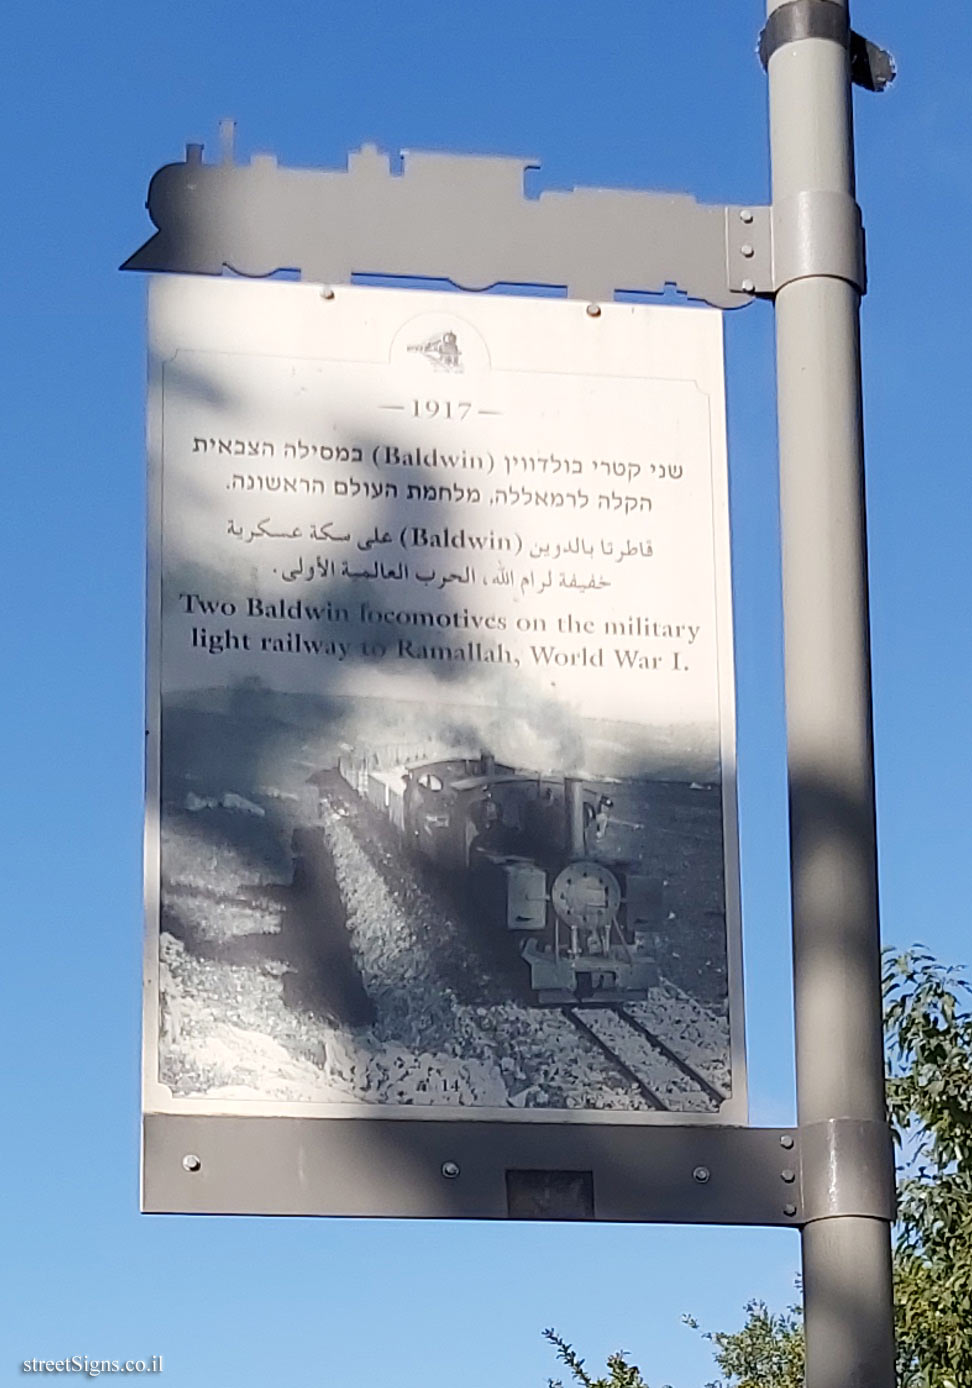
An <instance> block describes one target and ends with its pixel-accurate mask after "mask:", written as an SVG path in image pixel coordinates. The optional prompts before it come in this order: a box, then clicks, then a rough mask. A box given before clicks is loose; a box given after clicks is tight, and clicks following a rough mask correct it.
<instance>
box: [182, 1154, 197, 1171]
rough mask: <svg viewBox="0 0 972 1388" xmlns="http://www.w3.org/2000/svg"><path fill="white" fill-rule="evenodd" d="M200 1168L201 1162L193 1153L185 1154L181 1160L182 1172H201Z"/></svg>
mask: <svg viewBox="0 0 972 1388" xmlns="http://www.w3.org/2000/svg"><path fill="white" fill-rule="evenodd" d="M201 1168H202V1162H201V1161H200V1159H199V1158H198V1157H197V1156H196V1154H195V1152H187V1153H186V1155H185V1156H184V1157H183V1158H182V1169H183V1171H199V1170H201Z"/></svg>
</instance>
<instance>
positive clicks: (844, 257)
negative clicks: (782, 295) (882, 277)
mask: <svg viewBox="0 0 972 1388" xmlns="http://www.w3.org/2000/svg"><path fill="white" fill-rule="evenodd" d="M772 211H773V227H772V233H773V234H772V240H773V291H774V293H775V292H776V291H777V290H780V289H782V288H783V286H784V285H787V284H790V283H791V282H792V281H793V280H800V279H807V278H808V277H809V276H811V275H823V276H828V277H830V278H832V279H840V280H847V282H848V283H849V284H852V285H854V287H855V288H856V289H857V290H858V291H859V292H860V293H861V294H863V293H864V292H865V290H866V289H867V274H866V269H865V263H864V228H863V224H862V222H861V209H860V208H859V207H858V205H857V203H856V202H855V201H854V199H853V198H852V197H851V196H850V194H849V193H840V192H829V191H824V190H822V189H817V190H814V189H808V190H806V191H801V192H799V193H793V194H791V195H790V196H789V197H785V198H780V199H778V200H777V201H776V202H774V204H773V209H772Z"/></svg>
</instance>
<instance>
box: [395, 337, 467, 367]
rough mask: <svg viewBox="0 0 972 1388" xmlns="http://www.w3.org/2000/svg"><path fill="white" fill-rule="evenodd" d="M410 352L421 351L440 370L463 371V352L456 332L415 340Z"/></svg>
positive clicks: (410, 346)
mask: <svg viewBox="0 0 972 1388" xmlns="http://www.w3.org/2000/svg"><path fill="white" fill-rule="evenodd" d="M408 350H409V351H410V352H421V354H422V356H423V357H425V359H426V361H430V362H431V363H432V365H433V366H434V367H436V369H437V370H439V371H461V370H462V352H461V351H460V350H459V342H458V340H457V338H456V335H455V333H454V332H451V331H450V332H444V333H440V334H439V335H438V337H429V338H426V340H425V341H424V342H413V343H411V344H410V345H409V348H408Z"/></svg>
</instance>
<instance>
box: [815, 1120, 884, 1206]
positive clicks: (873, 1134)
mask: <svg viewBox="0 0 972 1388" xmlns="http://www.w3.org/2000/svg"><path fill="white" fill-rule="evenodd" d="M800 1177H801V1191H802V1197H803V1210H802V1217H801V1223H803V1224H811V1223H812V1222H813V1221H814V1220H818V1219H839V1218H840V1217H841V1216H844V1215H858V1216H862V1217H864V1218H869V1219H882V1220H887V1221H888V1223H891V1222H892V1221H893V1220H894V1217H895V1210H896V1204H895V1189H894V1151H893V1147H892V1142H891V1130H890V1128H889V1127H888V1125H887V1123H877V1122H874V1121H873V1120H872V1121H860V1120H858V1119H855V1118H830V1119H828V1120H827V1121H826V1122H824V1123H809V1124H807V1125H806V1126H805V1127H801V1128H800Z"/></svg>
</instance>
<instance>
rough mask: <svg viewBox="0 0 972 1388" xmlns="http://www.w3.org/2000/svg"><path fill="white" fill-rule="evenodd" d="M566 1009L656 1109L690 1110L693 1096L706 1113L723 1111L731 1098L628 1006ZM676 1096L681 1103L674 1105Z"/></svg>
mask: <svg viewBox="0 0 972 1388" xmlns="http://www.w3.org/2000/svg"><path fill="white" fill-rule="evenodd" d="M561 1010H562V1012H563V1015H564V1016H565V1017H566V1018H567V1019H568V1021H569V1022H571V1024H572V1025H573V1026H574V1027H575V1028H576V1030H577V1031H579V1032H580V1033H581V1034H582V1035H583V1036H584V1037H585V1038H586V1039H587V1040H589V1041H590V1042H592V1044H593V1045H594V1046H596V1048H597V1049H598V1050H599V1051H600V1052H601V1053H602V1054H603V1055H605V1056H607V1057H608V1058H609V1059H610V1061H611V1062H612V1064H613V1065H615V1066H616V1067H617V1069H618V1070H620V1071H621V1073H622V1074H623V1075H624V1076H625V1078H626V1079H627V1080H629V1081H630V1082H631V1083H632V1084H633V1085H635V1087H636V1088H637V1089H638V1090H639V1092H640V1093H641V1094H642V1095H644V1097H645V1098H646V1099H647V1100H648V1102H649V1103H650V1104H651V1106H652V1108H654V1109H656V1110H659V1111H664V1112H670V1111H672V1110H673V1109H674V1110H676V1111H680V1112H681V1111H684V1110H685V1102H684V1101H685V1098H686V1096H688V1095H692V1094H695V1095H698V1097H699V1099H700V1100H704V1103H702V1104H700V1110H701V1111H705V1110H708V1111H711V1110H713V1109H717V1108H719V1106H720V1105H721V1104H722V1103H724V1102H725V1099H726V1097H727V1096H726V1095H725V1094H723V1093H721V1092H720V1091H719V1090H718V1089H717V1088H716V1087H715V1085H713V1084H712V1083H711V1081H710V1080H708V1079H706V1077H705V1076H704V1075H701V1074H700V1073H699V1072H698V1070H696V1069H695V1067H694V1066H692V1065H690V1064H689V1063H688V1061H686V1060H683V1059H682V1057H681V1056H680V1055H678V1054H676V1052H675V1051H673V1050H672V1049H671V1047H670V1046H668V1045H666V1043H665V1042H664V1041H662V1039H661V1038H660V1037H658V1036H656V1035H655V1034H654V1032H652V1031H650V1030H649V1029H648V1027H646V1026H645V1025H644V1024H643V1023H642V1022H640V1021H639V1020H638V1019H637V1018H636V1017H632V1015H631V1014H630V1013H629V1012H627V1011H626V1010H625V1008H624V1007H621V1006H615V1007H588V1008H580V1007H571V1006H568V1007H564V1008H562V1009H561ZM622 1051H623V1054H622ZM676 1096H677V1097H678V1100H679V1101H678V1102H674V1100H675V1098H676ZM693 1107H694V1106H693Z"/></svg>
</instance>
